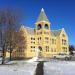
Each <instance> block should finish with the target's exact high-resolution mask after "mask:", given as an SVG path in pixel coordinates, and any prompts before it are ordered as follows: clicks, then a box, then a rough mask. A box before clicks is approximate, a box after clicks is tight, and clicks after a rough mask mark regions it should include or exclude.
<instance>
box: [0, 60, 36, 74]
mask: <svg viewBox="0 0 75 75" xmlns="http://www.w3.org/2000/svg"><path fill="white" fill-rule="evenodd" d="M16 63H17V64H16ZM8 64H10V63H8ZM36 67H37V62H33V63H27V62H24V61H15V62H14V64H12V65H0V75H34V73H35V70H36Z"/></svg>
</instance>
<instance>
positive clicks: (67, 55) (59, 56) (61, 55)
mask: <svg viewBox="0 0 75 75" xmlns="http://www.w3.org/2000/svg"><path fill="white" fill-rule="evenodd" d="M53 58H55V59H65V60H71V55H69V54H65V53H59V54H56V55H54V56H53Z"/></svg>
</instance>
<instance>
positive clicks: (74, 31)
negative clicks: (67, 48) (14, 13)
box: [0, 0, 75, 45]
mask: <svg viewBox="0 0 75 75" xmlns="http://www.w3.org/2000/svg"><path fill="white" fill-rule="evenodd" d="M3 8H11V9H17V10H19V11H21V12H22V13H23V16H24V19H23V20H22V22H21V23H22V24H24V25H26V26H29V27H32V28H33V27H35V24H34V23H35V22H36V20H37V18H38V15H39V13H40V10H41V8H44V10H45V13H46V15H47V17H48V19H49V21H50V22H51V29H52V30H55V29H61V28H65V30H66V33H67V34H68V37H69V44H73V45H75V0H0V9H3Z"/></svg>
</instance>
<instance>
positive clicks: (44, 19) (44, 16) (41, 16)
mask: <svg viewBox="0 0 75 75" xmlns="http://www.w3.org/2000/svg"><path fill="white" fill-rule="evenodd" d="M39 21H47V22H49V20H48V18H47V16H46V14H45V12H44V9H43V8H42V9H41V12H40V15H39V17H38V19H37V22H39Z"/></svg>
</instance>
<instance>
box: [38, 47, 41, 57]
mask: <svg viewBox="0 0 75 75" xmlns="http://www.w3.org/2000/svg"><path fill="white" fill-rule="evenodd" d="M38 49H39V54H38V57H39V58H41V57H42V47H41V46H39V47H38Z"/></svg>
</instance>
